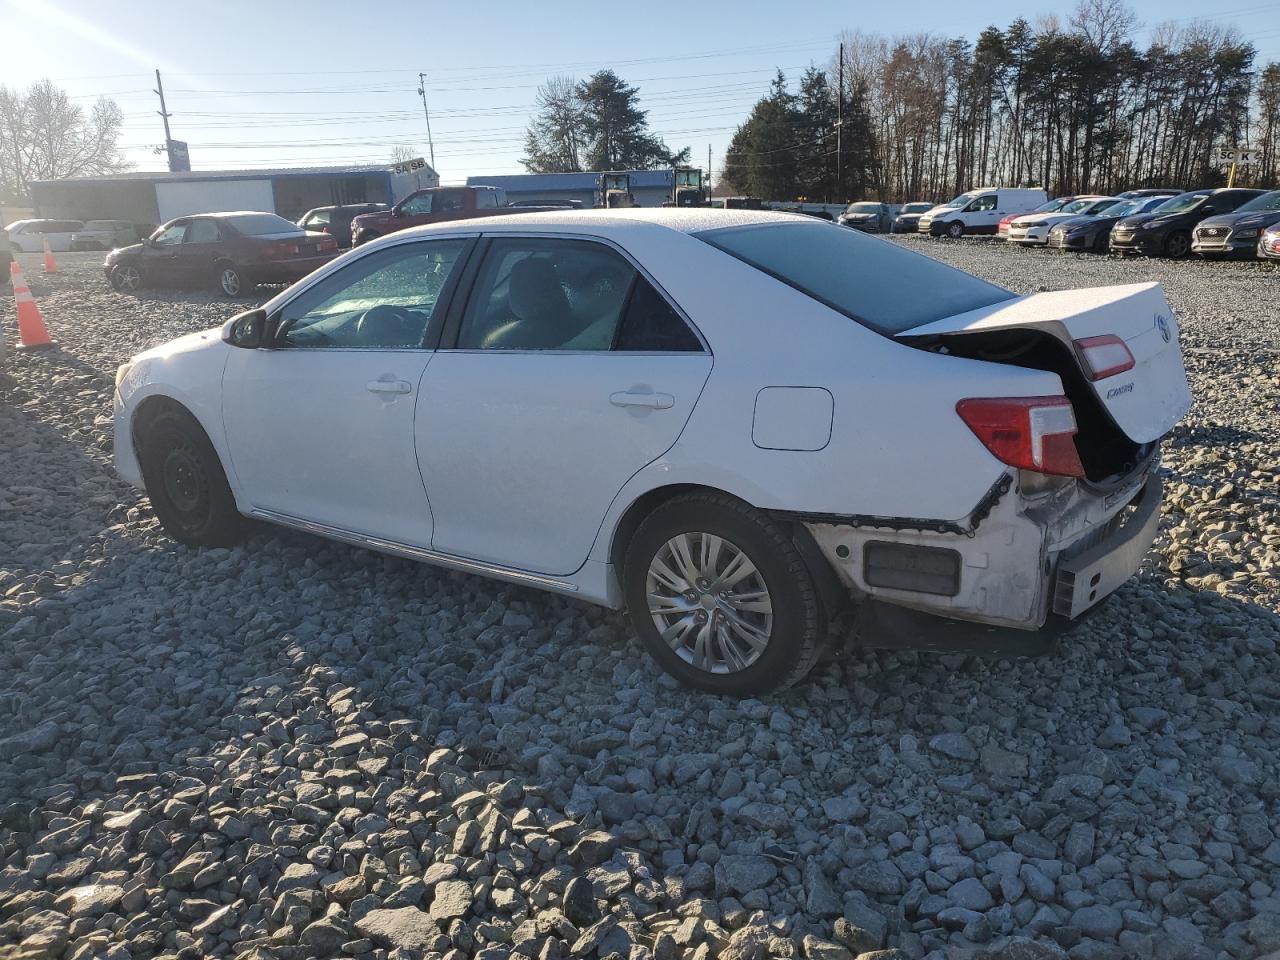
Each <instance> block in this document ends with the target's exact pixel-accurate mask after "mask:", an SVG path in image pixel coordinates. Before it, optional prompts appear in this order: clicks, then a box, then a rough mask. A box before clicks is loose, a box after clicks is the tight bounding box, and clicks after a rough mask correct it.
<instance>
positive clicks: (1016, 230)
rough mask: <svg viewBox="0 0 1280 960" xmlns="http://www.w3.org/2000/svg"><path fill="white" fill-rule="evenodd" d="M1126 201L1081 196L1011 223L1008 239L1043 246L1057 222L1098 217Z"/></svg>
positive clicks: (1031, 245) (1025, 245) (1022, 243)
mask: <svg viewBox="0 0 1280 960" xmlns="http://www.w3.org/2000/svg"><path fill="white" fill-rule="evenodd" d="M1121 203H1124V201H1123V200H1122V199H1121V198H1120V197H1080V198H1078V199H1076V200H1072V201H1071V202H1070V203H1068V204H1067V205H1066V206H1064V207H1063V208H1062V209H1060V210H1054V211H1053V212H1051V213H1029V214H1027V215H1026V216H1024V217H1018V219H1016V220H1014V221H1013V222H1012V223H1010V224H1009V235H1008V240H1009V242H1010V243H1017V244H1020V245H1021V246H1024V247H1043V246H1044V245H1045V244H1047V243H1048V242H1049V231H1050V230H1052V229H1053V228H1054V226H1055V225H1056V224H1059V223H1062V222H1063V221H1064V220H1071V219H1074V218H1076V217H1096V216H1100V215H1101V214H1102V213H1104V212H1105V211H1106V210H1107V209H1108V208H1109V207H1114V206H1117V205H1119V204H1121Z"/></svg>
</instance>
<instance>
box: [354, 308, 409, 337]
mask: <svg viewBox="0 0 1280 960" xmlns="http://www.w3.org/2000/svg"><path fill="white" fill-rule="evenodd" d="M356 339H357V340H358V341H359V342H360V343H361V344H364V345H366V346H379V347H416V346H418V342H419V341H420V340H421V339H422V336H421V333H420V331H419V330H418V320H417V318H415V317H414V315H413V313H412V312H410V311H409V310H406V309H405V308H404V307H396V306H392V305H391V304H389V303H380V304H378V305H377V306H376V307H370V308H369V309H368V310H366V311H365V312H364V313H362V314H361V315H360V319H359V320H357V321H356Z"/></svg>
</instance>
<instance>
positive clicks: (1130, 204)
mask: <svg viewBox="0 0 1280 960" xmlns="http://www.w3.org/2000/svg"><path fill="white" fill-rule="evenodd" d="M1150 203H1151V201H1149V200H1125V201H1123V202H1121V203H1119V204H1117V205H1116V206H1114V207H1112V208H1111V209H1110V210H1108V211H1107V216H1109V217H1127V216H1129V214H1131V213H1141V212H1142V211H1143V210H1144V209H1150Z"/></svg>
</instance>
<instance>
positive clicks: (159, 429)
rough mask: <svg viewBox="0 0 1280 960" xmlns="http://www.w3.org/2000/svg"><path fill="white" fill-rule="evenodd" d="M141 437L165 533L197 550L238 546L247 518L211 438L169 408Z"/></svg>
mask: <svg viewBox="0 0 1280 960" xmlns="http://www.w3.org/2000/svg"><path fill="white" fill-rule="evenodd" d="M141 433H142V435H141V436H140V437H139V443H138V446H139V459H140V461H141V465H142V478H143V481H144V483H145V484H146V487H147V495H148V496H149V497H150V498H151V506H152V508H153V509H154V510H155V512H156V516H157V517H158V518H159V520H160V524H161V526H163V527H164V530H165V533H167V534H169V536H171V537H173V539H175V540H177V541H178V542H179V543H185V544H187V545H188V546H191V547H228V546H231V545H232V544H234V543H237V542H238V541H239V540H240V538H241V535H242V532H243V530H244V518H243V517H242V516H241V515H240V512H239V511H238V510H237V509H236V501H235V497H234V496H233V495H232V493H231V486H230V484H228V483H227V475H226V473H225V472H224V471H223V469H222V462H221V461H220V460H219V459H218V452H217V451H216V450H214V449H213V444H212V443H210V442H209V437H208V436H207V435H206V434H205V432H204V429H203V428H202V427H201V426H200V424H199V423H198V422H196V419H195V418H194V417H192V416H191V415H190V414H189V413H187V412H186V411H183V410H176V409H175V410H165V411H163V412H161V413H159V414H157V415H156V416H155V417H154V418H153V419H152V420H150V421H149V422H148V423H146V424H145V425H144V427H143V430H142V431H141Z"/></svg>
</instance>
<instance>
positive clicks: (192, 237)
mask: <svg viewBox="0 0 1280 960" xmlns="http://www.w3.org/2000/svg"><path fill="white" fill-rule="evenodd" d="M220 239H222V238H221V237H220V236H219V235H218V225H217V224H216V223H214V222H213V221H212V220H193V221H192V222H191V225H190V226H189V227H187V235H186V237H185V238H184V239H183V241H182V242H183V243H217V242H218V241H219V240H220Z"/></svg>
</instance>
